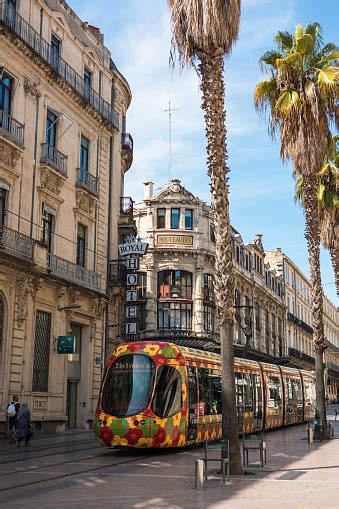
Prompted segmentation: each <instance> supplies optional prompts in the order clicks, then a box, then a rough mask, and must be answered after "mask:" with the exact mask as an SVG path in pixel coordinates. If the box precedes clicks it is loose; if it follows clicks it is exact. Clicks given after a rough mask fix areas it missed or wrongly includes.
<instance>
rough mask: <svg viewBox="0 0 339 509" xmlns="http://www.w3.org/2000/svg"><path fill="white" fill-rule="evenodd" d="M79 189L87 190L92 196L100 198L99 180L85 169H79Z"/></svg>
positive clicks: (77, 183)
mask: <svg viewBox="0 0 339 509" xmlns="http://www.w3.org/2000/svg"><path fill="white" fill-rule="evenodd" d="M76 185H77V187H81V188H82V189H86V191H88V192H89V193H91V194H94V195H95V196H99V179H98V178H97V177H94V176H93V175H91V174H90V173H89V172H88V171H87V170H84V169H83V168H77V182H76Z"/></svg>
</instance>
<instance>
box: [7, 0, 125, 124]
mask: <svg viewBox="0 0 339 509" xmlns="http://www.w3.org/2000/svg"><path fill="white" fill-rule="evenodd" d="M0 24H2V25H5V26H6V27H7V28H8V29H10V30H11V32H14V33H15V34H16V35H17V36H18V37H20V39H21V40H22V41H24V42H25V43H26V44H27V46H29V47H30V48H31V49H33V50H34V51H35V53H36V54H38V55H39V56H40V58H42V60H43V61H44V62H45V63H47V64H48V65H49V66H50V67H51V69H52V70H53V71H54V72H55V73H56V74H58V75H59V76H60V77H61V78H62V79H64V80H65V81H66V82H67V83H68V85H70V86H71V87H72V89H73V90H74V91H75V92H76V93H77V94H79V95H80V96H81V97H82V99H83V100H84V102H85V103H87V104H89V105H90V106H92V107H93V108H94V109H95V110H97V111H98V112H99V114H100V115H101V116H102V117H103V118H104V119H105V120H106V121H107V122H109V123H110V124H111V125H112V126H113V127H115V128H116V129H119V116H118V114H117V113H116V112H115V111H114V108H113V107H112V106H111V104H109V103H108V102H107V101H105V100H104V99H103V98H102V97H100V95H99V94H98V92H96V91H95V90H93V88H92V87H91V86H90V85H88V83H85V81H84V79H83V78H82V77H81V76H80V74H78V73H77V72H76V71H75V70H74V69H73V68H72V67H71V66H70V65H68V64H67V62H65V60H64V59H63V58H61V56H59V55H58V54H57V53H56V52H55V50H53V49H52V47H51V45H50V44H49V43H48V42H47V41H45V40H44V39H43V38H42V37H41V36H40V35H39V34H38V32H36V31H35V30H34V29H33V28H32V27H31V26H30V25H29V23H27V21H25V20H24V19H23V18H22V17H21V16H19V14H17V13H16V12H14V10H13V7H10V6H8V4H7V3H4V2H3V3H1V4H0Z"/></svg>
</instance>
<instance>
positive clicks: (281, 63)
mask: <svg viewBox="0 0 339 509" xmlns="http://www.w3.org/2000/svg"><path fill="white" fill-rule="evenodd" d="M301 61H302V57H301V54H300V53H298V52H297V51H295V52H294V53H291V54H290V55H288V56H287V57H285V58H277V60H276V61H275V66H276V68H277V69H279V68H280V67H288V66H290V65H291V64H297V63H298V64H299V63H301Z"/></svg>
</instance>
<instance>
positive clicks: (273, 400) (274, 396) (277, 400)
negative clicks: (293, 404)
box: [267, 374, 282, 415]
mask: <svg viewBox="0 0 339 509" xmlns="http://www.w3.org/2000/svg"><path fill="white" fill-rule="evenodd" d="M267 407H268V412H269V414H270V415H272V414H274V413H277V414H280V413H282V386H281V380H280V377H278V376H274V375H271V374H268V375H267Z"/></svg>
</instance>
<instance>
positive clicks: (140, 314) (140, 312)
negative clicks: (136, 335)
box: [138, 302, 147, 330]
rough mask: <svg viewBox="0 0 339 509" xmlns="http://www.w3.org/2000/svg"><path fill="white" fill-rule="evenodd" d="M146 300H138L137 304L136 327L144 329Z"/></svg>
mask: <svg viewBox="0 0 339 509" xmlns="http://www.w3.org/2000/svg"><path fill="white" fill-rule="evenodd" d="M146 306H147V304H146V302H139V304H138V329H139V330H145V329H146V316H147V310H146Z"/></svg>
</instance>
